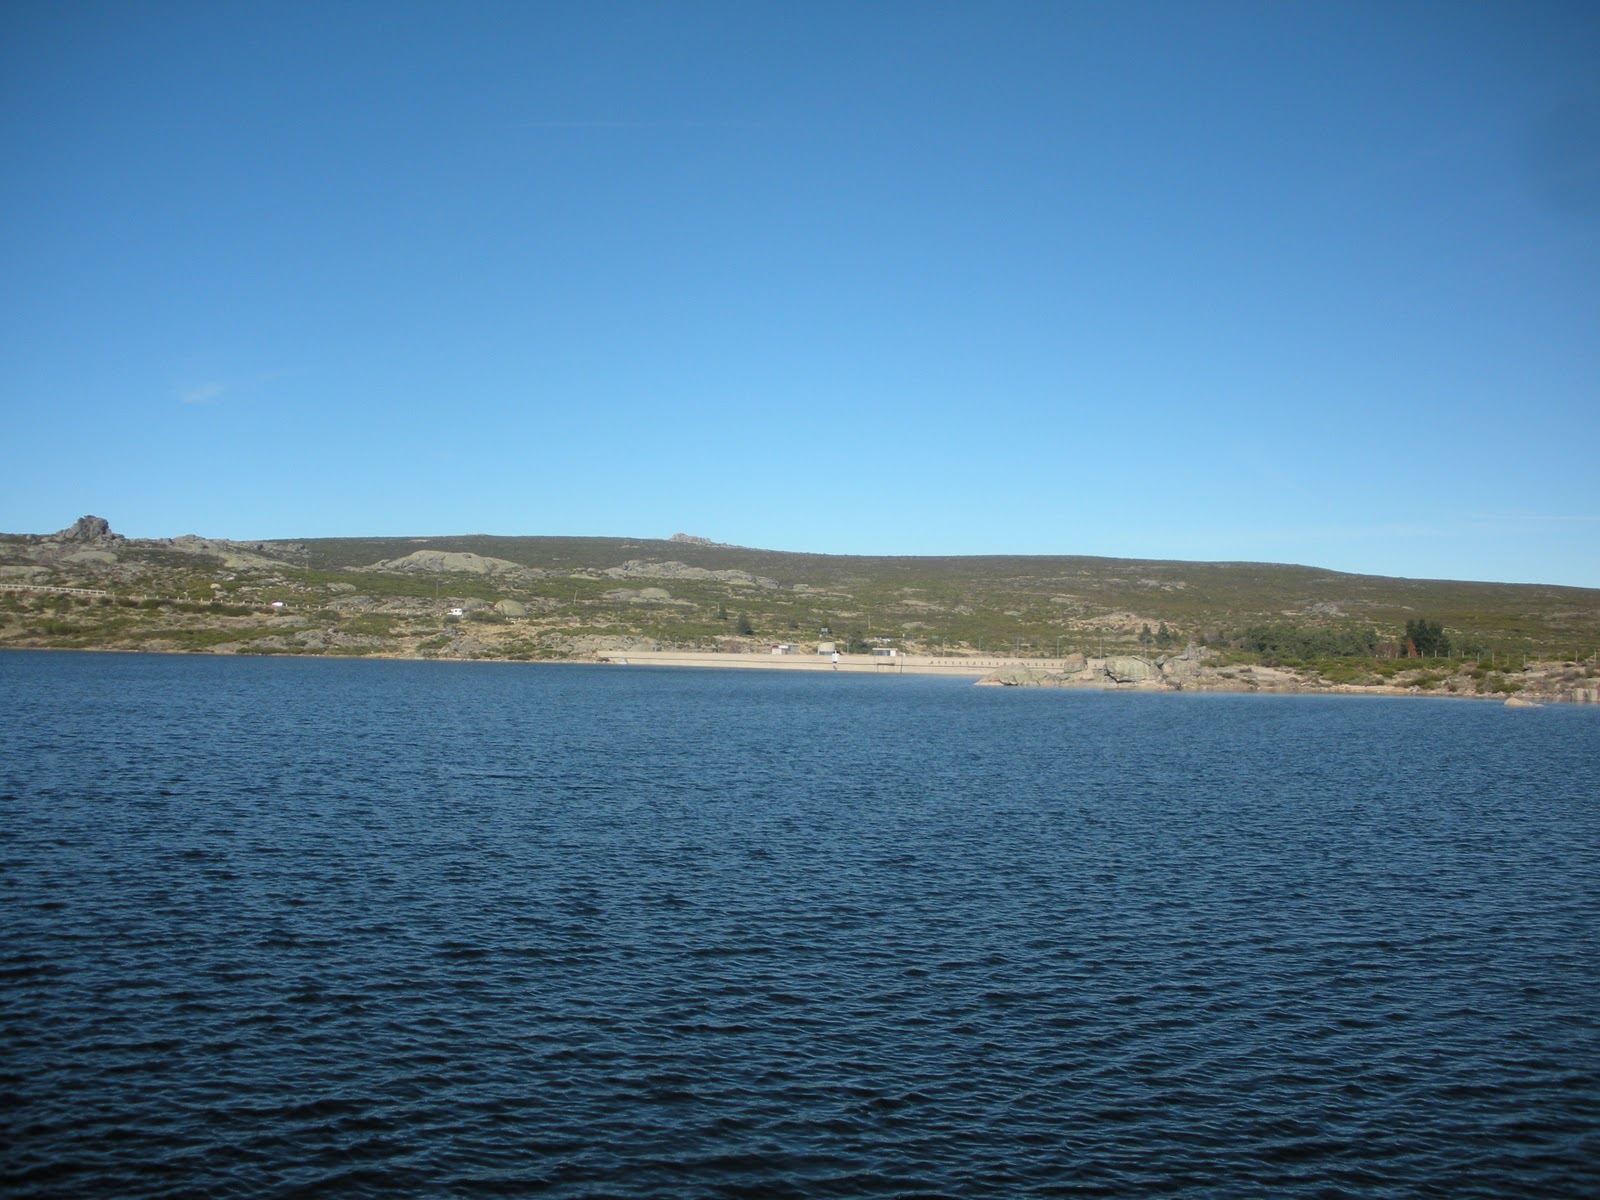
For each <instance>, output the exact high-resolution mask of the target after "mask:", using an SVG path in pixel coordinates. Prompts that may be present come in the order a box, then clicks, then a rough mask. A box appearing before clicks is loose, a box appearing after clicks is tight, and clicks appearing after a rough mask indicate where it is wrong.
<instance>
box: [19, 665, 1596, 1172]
mask: <svg viewBox="0 0 1600 1200" xmlns="http://www.w3.org/2000/svg"><path fill="white" fill-rule="evenodd" d="M0 703H3V710H0V711H3V712H4V717H3V719H0V821H3V824H0V864H3V865H0V900H3V905H4V910H3V916H4V926H3V935H0V936H3V942H0V970H3V973H4V975H3V990H0V1041H3V1045H0V1091H3V1092H4V1096H3V1098H0V1155H3V1160H0V1161H3V1175H0V1190H3V1191H4V1192H5V1193H6V1194H8V1195H13V1196H61V1197H69V1196H70V1197H141V1196H201V1195H214V1196H297V1195H327V1196H358V1197H359V1196H392V1195H415V1196H445V1197H450V1196H471V1195H480V1194H489V1195H537V1196H552V1197H578V1196H616V1197H655V1196H708V1197H721V1196H762V1197H766V1196H772V1197H785V1196H793V1197H831V1196H837V1197H855V1196H868V1197H872V1196H953V1197H998V1196H1026V1195H1036V1196H1038V1195H1065V1196H1078V1195H1082V1196H1129V1197H1136V1196H1152V1195H1187V1196H1217V1197H1337V1196H1358V1197H1365V1196H1370V1197H1379V1196H1385V1197H1386V1196H1440V1197H1474V1196H1496V1197H1525V1196H1574V1197H1576V1196H1584V1195H1589V1196H1592V1195H1595V1194H1597V1193H1600V1079H1597V1072H1600V949H1597V937H1600V935H1597V930H1600V786H1597V783H1596V765H1597V763H1600V713H1596V712H1594V711H1586V710H1577V709H1560V708H1545V709H1540V710H1535V711H1515V710H1507V709H1505V708H1503V707H1500V706H1496V705H1488V704H1475V703H1467V702H1450V701H1425V700H1360V699H1331V698H1310V697H1260V698H1258V697H1243V696H1210V697H1186V696H1127V695H1100V694H1085V693H1061V692H1047V691H1032V690H1026V691H1025V690H1018V689H991V688H974V687H972V686H970V684H968V683H967V682H965V681H952V680H940V679H920V678H905V677H899V678H866V677H857V676H835V675H832V674H823V675H811V674H805V675H788V674H768V673H765V672H748V671H727V672H723V671H700V672H695V671H674V670H666V669H649V668H639V669H633V668H626V667H613V668H597V667H576V666H537V665H509V664H507V665H489V664H483V665H454V664H436V663H393V662H349V661H346V662H336V661H319V660H280V659H211V658H168V657H127V656H100V655H65V654H18V653H10V654H0Z"/></svg>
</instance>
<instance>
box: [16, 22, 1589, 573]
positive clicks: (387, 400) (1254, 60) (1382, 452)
mask: <svg viewBox="0 0 1600 1200" xmlns="http://www.w3.org/2000/svg"><path fill="white" fill-rule="evenodd" d="M0 139H3V140H0V196H3V205H4V208H3V212H4V216H3V219H0V255H3V257H0V262H3V263H4V270H3V272H0V406H3V416H4V422H3V425H0V428H3V430H4V444H5V451H4V457H3V462H4V472H3V476H4V477H3V481H0V529H3V530H5V531H7V532H48V531H51V530H54V529H58V528H61V527H63V526H65V525H67V524H70V523H71V521H72V520H74V519H75V518H76V517H78V516H79V515H81V514H83V513H87V512H92V513H96V514H98V515H100V516H104V517H106V518H108V519H109V520H110V521H111V523H112V526H113V528H115V529H117V530H118V531H119V532H122V533H126V534H129V535H131V536H139V537H161V536H170V535H175V534H180V533H187V532H197V533H202V534H206V535H209V536H215V537H235V538H264V537H294V536H335V535H374V536H376V535H437V534H448V533H468V532H485V533H498V534H596V535H618V536H642V537H665V536H669V535H671V534H672V533H675V532H679V531H682V532H688V533H694V534H700V535H704V536H708V537H712V538H715V539H717V540H719V541H727V542H733V543H738V544H742V545H750V546H760V547H766V548H771V549H782V550H805V551H815V552H825V553H860V554H974V553H1037V554H1096V555H1111V556H1119V557H1120V556H1126V557H1145V558H1182V559H1204V560H1215V559H1224V560H1256V561H1271V562H1300V563H1307V564H1312V565H1317V566H1324V567H1331V568H1335V569H1339V570H1348V571H1358V572H1368V573H1374V574H1385V575H1412V576H1423V577H1438V578H1467V579H1491V580H1509V581H1518V582H1545V583H1567V584H1576V585H1582V586H1587V587H1600V469H1597V461H1600V7H1596V6H1595V5H1593V4H1592V3H1545V4H1535V5H1526V4H1520V3H1519V4H1509V3H1508V4H1494V3H1464V2H1457V0H1452V2H1450V3H1443V4H1415V3H1350V4H1313V3H1273V4H1254V3H1226V2H1222V3H1204V4H1202V3H1192V2H1187V3H1135V2H1119V3H1075V2H1070V0H1067V2H1061V3H1049V4H1028V3H1017V4H998V3H973V4H963V3H915V4H903V3H880V4H861V3H852V4H837V5H835V4H805V5H769V4H754V3H743V4H719V3H692V2H690V3H656V4H608V3H583V4H576V3H574V4H537V3H513V4H498V3H487V2H480V3H469V4H445V3H429V4H419V3H404V2H397V3H337V2H335V3H327V2H322V3H316V4H299V3H282V4H258V3H252V4H232V3H226V2H222V3H218V2H215V0H212V2H207V3H201V4H186V3H161V2H150V3H140V4H125V3H114V4H102V3H72V4H63V3H59V2H55V0H52V2H50V3H35V2H33V0H11V2H10V3H8V4H7V5H5V6H4V7H3V9H0Z"/></svg>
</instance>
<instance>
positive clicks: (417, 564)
mask: <svg viewBox="0 0 1600 1200" xmlns="http://www.w3.org/2000/svg"><path fill="white" fill-rule="evenodd" d="M367 570H369V571H398V572H400V573H402V574H414V575H438V574H450V573H458V574H466V575H489V576H494V577H497V578H498V577H519V576H520V577H524V578H528V579H536V578H539V577H541V576H542V575H544V574H545V572H543V571H540V570H538V569H536V568H534V567H525V566H523V565H522V564H521V563H514V562H511V561H510V560H509V559H504V558H491V557H489V556H488V555H484V554H471V553H468V552H466V551H454V550H414V551H412V552H411V553H410V554H407V555H406V556H405V557H404V558H388V559H384V560H383V561H382V562H375V563H373V564H372V565H371V566H370V567H368V568H367Z"/></svg>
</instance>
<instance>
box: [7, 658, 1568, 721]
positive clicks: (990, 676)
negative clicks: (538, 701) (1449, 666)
mask: <svg viewBox="0 0 1600 1200" xmlns="http://www.w3.org/2000/svg"><path fill="white" fill-rule="evenodd" d="M0 650H16V651H23V652H35V653H52V652H53V653H68V654H129V655H140V654H149V655H159V656H174V657H184V658H307V659H322V660H341V661H380V662H431V663H447V664H454V665H482V664H491V665H512V666H533V667H538V666H549V665H562V664H566V665H577V666H628V667H687V668H691V669H696V670H754V671H809V672H824V673H827V672H832V673H835V674H849V675H922V676H934V677H944V678H957V679H962V678H964V679H971V680H972V681H973V686H977V687H1024V688H1045V689H1051V690H1058V691H1091V692H1107V693H1139V694H1142V695H1179V694H1183V693H1189V694H1201V695H1256V696H1261V695H1268V696H1373V697H1382V696H1393V697H1418V698H1421V699H1435V700H1477V701H1487V702H1491V703H1495V704H1500V705H1503V706H1509V707H1512V708H1538V707H1542V706H1544V705H1549V704H1561V705H1572V706H1575V707H1588V706H1589V705H1591V704H1594V703H1596V702H1597V701H1596V700H1594V699H1590V698H1589V697H1588V695H1587V694H1584V695H1575V696H1571V695H1569V696H1563V695H1553V694H1550V693H1549V692H1543V691H1539V690H1538V689H1535V688H1529V689H1527V691H1528V692H1529V693H1531V694H1528V695H1525V696H1523V695H1514V694H1513V695H1507V694H1505V693H1500V692H1491V693H1481V692H1460V691H1457V692H1451V691H1443V690H1435V689H1432V688H1419V687H1414V686H1409V685H1395V684H1387V683H1374V684H1356V683H1325V682H1321V681H1310V680H1307V679H1306V678H1305V677H1304V676H1301V675H1297V674H1295V673H1294V672H1292V671H1289V670H1286V669H1283V668H1276V667H1260V666H1256V667H1242V666H1241V667H1235V668H1230V671H1237V672H1240V673H1244V674H1248V675H1250V676H1251V678H1248V679H1241V678H1238V677H1237V676H1236V675H1230V676H1229V677H1226V678H1219V677H1218V675H1216V674H1211V675H1201V676H1198V677H1195V676H1191V677H1188V678H1185V679H1183V680H1181V681H1177V682H1174V681H1170V680H1162V679H1159V678H1150V679H1144V680H1140V681H1136V682H1117V681H1115V680H1111V679H1108V678H1106V677H1105V676H1104V675H1100V676H1098V677H1092V678H1090V677H1084V674H1085V671H1084V663H1083V661H1082V660H1077V661H1069V660H1064V659H1038V658H1034V659H1024V658H1003V657H991V656H988V655H973V656H963V655H952V656H949V657H937V656H928V655H911V654H907V655H897V656H895V658H893V659H887V660H886V659H883V658H880V657H877V656H873V655H866V654H841V655H840V656H839V663H838V665H837V666H835V665H834V663H833V662H832V660H831V658H827V657H823V656H820V655H818V656H815V657H813V656H811V655H802V654H795V655H775V654H773V655H768V654H732V653H728V652H725V651H715V650H701V651H693V650H602V651H592V652H589V653H587V654H582V655H575V656H573V657H570V658H538V659H521V658H441V657H431V656H424V655H413V654H295V653H292V652H285V651H278V652H274V653H271V654H232V653H227V654H216V653H206V652H195V651H188V650H146V649H132V648H126V647H111V646H105V647H101V646H93V647H91V646H71V647H66V646H0ZM1122 657H1127V656H1122ZM1106 661H1107V660H1105V659H1098V660H1097V659H1090V660H1088V663H1089V666H1090V667H1091V669H1092V668H1093V667H1094V664H1096V663H1097V662H1098V663H1101V664H1104V663H1105V662H1106ZM1584 691H1585V692H1586V693H1587V692H1589V691H1593V689H1584Z"/></svg>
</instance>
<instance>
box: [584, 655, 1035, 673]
mask: <svg viewBox="0 0 1600 1200" xmlns="http://www.w3.org/2000/svg"><path fill="white" fill-rule="evenodd" d="M596 657H597V658H599V659H600V660H601V661H602V662H609V663H619V664H622V665H625V666H631V667H643V666H649V667H725V668H726V667H742V668H747V669H755V670H760V671H832V670H835V669H837V670H839V671H848V672H851V673H852V674H856V675H958V676H967V677H969V678H972V679H981V678H983V676H985V675H988V674H990V673H991V672H994V671H1000V670H1005V669H1006V668H1015V667H1033V668H1035V669H1036V670H1042V671H1060V670H1063V669H1065V664H1064V663H1062V662H1060V661H1058V660H1056V659H1045V658H1032V659H1019V658H993V657H990V656H988V655H978V656H974V657H971V658H958V657H955V656H951V657H948V658H943V657H929V656H926V655H917V654H897V655H895V657H893V658H879V657H876V656H874V655H870V654H841V655H840V656H839V665H838V667H837V668H835V667H834V664H833V661H832V659H831V658H829V656H827V655H824V654H723V653H718V652H716V651H710V650H708V651H701V652H696V651H693V650H606V651H601V652H599V653H598V654H597V655H596Z"/></svg>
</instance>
